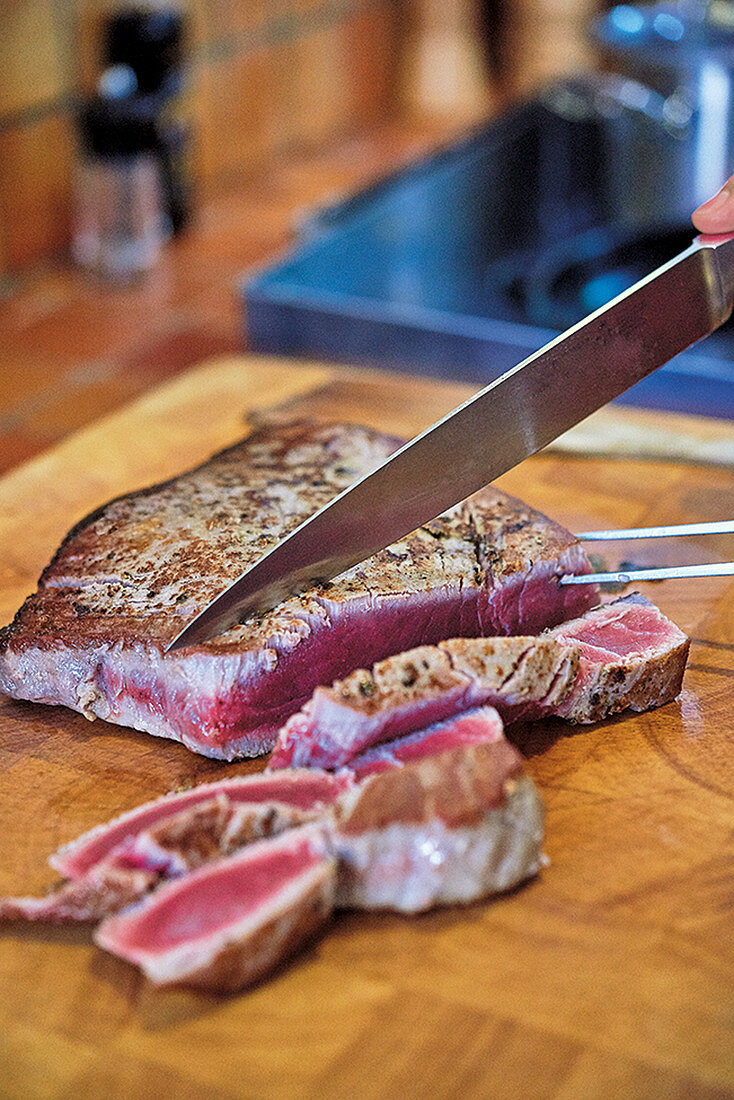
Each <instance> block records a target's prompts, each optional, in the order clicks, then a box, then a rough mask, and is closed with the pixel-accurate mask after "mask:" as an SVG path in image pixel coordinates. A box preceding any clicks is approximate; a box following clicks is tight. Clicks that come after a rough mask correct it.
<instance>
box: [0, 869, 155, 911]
mask: <svg viewBox="0 0 734 1100" xmlns="http://www.w3.org/2000/svg"><path fill="white" fill-rule="evenodd" d="M157 882H158V875H157V874H156V873H154V872H152V871H143V870H140V869H137V870H133V869H130V868H125V867H115V866H110V865H105V864H100V865H99V866H98V867H96V868H94V869H93V870H92V871H90V872H89V874H88V875H86V876H85V877H84V878H81V879H77V880H76V881H75V882H65V883H63V884H62V885H61V886H59V887H57V888H56V889H55V890H54V891H53V892H52V893H50V894H48V895H47V896H46V897H42V898H0V921H17V920H23V921H47V922H49V923H51V924H67V923H70V922H81V921H98V920H101V919H102V918H103V917H106V916H108V915H109V914H110V913H117V912H119V911H120V909H124V908H125V907H126V906H128V905H131V904H132V903H133V902H136V901H139V900H140V898H142V897H143V896H144V895H145V894H147V893H148V892H149V891H150V890H152V889H153V887H154V886H155V885H156V884H157Z"/></svg>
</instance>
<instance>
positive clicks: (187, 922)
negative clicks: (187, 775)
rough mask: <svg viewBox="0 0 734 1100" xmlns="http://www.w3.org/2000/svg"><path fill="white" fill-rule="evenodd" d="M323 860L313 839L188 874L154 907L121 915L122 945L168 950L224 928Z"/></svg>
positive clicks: (268, 848)
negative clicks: (195, 873) (203, 872)
mask: <svg viewBox="0 0 734 1100" xmlns="http://www.w3.org/2000/svg"><path fill="white" fill-rule="evenodd" d="M320 859H321V857H320V855H319V853H318V852H317V851H315V850H314V848H313V846H312V845H311V844H310V843H309V841H308V840H302V841H301V842H300V843H298V844H290V845H289V847H287V848H286V847H281V848H280V849H277V850H275V851H274V850H273V849H272V847H271V846H266V850H264V851H261V852H259V853H257V855H254V856H253V855H252V854H251V852H249V853H248V854H247V858H244V859H243V858H240V859H238V860H236V861H232V860H224V861H222V862H221V863H219V864H216V865H215V866H214V867H213V868H208V869H207V871H206V873H205V874H198V875H191V876H188V877H186V878H184V879H183V880H181V882H180V883H177V884H176V886H175V887H174V888H173V889H171V890H170V891H168V892H167V893H166V894H164V895H158V897H157V899H156V900H155V901H154V903H153V904H152V905H151V906H147V907H145V908H143V909H141V910H139V911H137V912H134V913H132V914H131V915H130V916H129V917H123V918H121V920H120V922H119V927H118V930H117V941H118V944H119V945H120V947H123V948H126V949H127V950H129V951H131V952H135V951H142V952H144V953H145V954H151V953H156V952H160V953H164V952H166V951H170V950H172V949H173V948H175V947H178V946H179V945H181V944H184V943H191V942H192V941H193V940H198V939H202V938H204V937H206V936H210V935H213V934H216V933H220V932H222V931H224V930H225V929H227V928H228V927H230V926H232V925H235V924H237V923H239V922H241V921H242V920H244V919H245V918H247V917H248V916H250V915H251V914H252V913H254V912H255V911H256V910H257V909H259V908H260V907H261V906H263V905H264V904H267V902H268V901H269V900H271V899H272V898H274V897H275V896H276V895H277V894H278V893H279V892H280V890H282V889H283V887H285V886H286V885H287V884H288V883H289V882H292V881H293V880H294V879H295V878H297V877H298V876H299V875H301V874H303V873H304V872H305V871H307V870H309V869H310V868H311V867H313V866H315V865H316V864H318V863H319V862H320Z"/></svg>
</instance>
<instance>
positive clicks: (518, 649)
mask: <svg viewBox="0 0 734 1100" xmlns="http://www.w3.org/2000/svg"><path fill="white" fill-rule="evenodd" d="M578 665H579V650H578V648H577V647H575V646H572V645H567V644H565V643H563V642H559V641H557V640H556V639H553V638H543V637H526V636H522V635H515V636H513V637H509V638H506V637H499V638H451V639H449V640H448V641H445V642H439V643H438V645H437V646H427V645H426V646H417V647H416V648H415V649H410V650H406V652H404V653H398V654H396V655H395V656H393V657H387V658H385V660H384V661H379V662H378V663H377V664H375V665H373V666H372V668H371V669H364V668H361V669H356V670H355V671H354V672H352V673H350V675H349V676H346V677H345V678H344V679H343V680H337V681H336V682H335V683H334V684H333V685H332V686H331V687H330V688H320V689H318V690H319V691H320V692H321V693H322V695H331V696H332V698H334V699H335V700H336V701H338V702H339V703H340V704H341V705H346V706H348V707H350V708H351V709H352V710H355V711H359V712H360V713H361V714H364V715H366V716H373V715H376V714H378V713H379V712H381V711H383V710H390V709H392V708H394V707H398V706H401V705H405V704H408V703H410V702H411V701H413V700H416V699H429V698H432V697H434V696H438V695H441V694H443V693H445V692H449V691H451V690H452V689H453V688H456V689H461V688H464V687H467V685H468V683H469V682H470V681H473V682H475V683H477V684H481V685H482V686H484V687H486V688H487V689H489V690H495V691H497V692H498V693H499V692H502V691H503V690H505V691H506V692H507V694H508V695H510V694H511V695H512V696H513V698H515V699H516V700H523V699H528V700H533V701H541V700H543V699H545V698H546V696H547V695H548V694H549V692H551V691H553V702H554V703H557V702H558V701H560V700H561V699H563V698H564V697H565V696H566V695H567V694H568V692H569V691H570V690H571V685H572V684H573V681H574V678H575V676H576V672H577V670H578Z"/></svg>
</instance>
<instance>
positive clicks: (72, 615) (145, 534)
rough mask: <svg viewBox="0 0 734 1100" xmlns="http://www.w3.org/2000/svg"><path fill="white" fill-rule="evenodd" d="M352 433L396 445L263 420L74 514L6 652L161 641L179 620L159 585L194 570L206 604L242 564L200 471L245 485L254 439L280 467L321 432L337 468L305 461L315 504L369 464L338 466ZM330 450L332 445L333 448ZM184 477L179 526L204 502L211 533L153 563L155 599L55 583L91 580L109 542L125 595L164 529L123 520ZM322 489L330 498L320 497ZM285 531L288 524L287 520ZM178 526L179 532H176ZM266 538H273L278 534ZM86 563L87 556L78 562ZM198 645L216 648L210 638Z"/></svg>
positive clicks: (255, 510) (382, 451)
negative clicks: (203, 455)
mask: <svg viewBox="0 0 734 1100" xmlns="http://www.w3.org/2000/svg"><path fill="white" fill-rule="evenodd" d="M355 433H359V435H360V436H361V437H362V438H363V439H364V440H365V441H366V442H368V443H369V445H370V446H371V447H373V448H374V449H376V451H377V452H378V453H379V456H380V458H383V457H387V455H388V454H389V453H390V452H391V451H392V450H394V449H395V448H396V447H397V446H399V444H400V440H398V439H396V438H394V437H392V436H388V435H385V434H383V433H381V432H378V431H375V430H373V429H370V428H362V427H358V426H351V425H344V424H333V425H327V424H316V423H314V422H312V421H308V420H299V421H294V422H292V423H290V424H282V425H277V426H273V427H268V426H263V427H262V428H260V429H258V430H256V431H254V432H253V433H252V434H251V435H249V436H248V437H246V438H245V439H243V440H240V441H239V442H237V443H235V444H233V445H232V446H230V447H227V448H224V449H223V450H221V451H219V452H217V453H216V454H214V455H212V456H211V457H210V458H208V459H207V460H206V461H205V462H202V463H200V464H199V465H198V466H195V467H193V468H192V469H190V470H187V471H185V472H184V473H182V474H180V475H177V476H176V477H173V478H168V479H167V480H165V481H161V482H157V483H156V484H154V485H150V486H146V487H145V488H142V489H139V490H136V491H135V492H132V493H125V494H122V495H120V496H118V497H115V498H113V499H112V500H110V501H107V502H106V503H105V504H103V505H101V506H100V507H99V508H96V509H94V510H93V511H92V512H90V513H89V514H88V515H86V516H84V517H83V518H82V519H80V520H79V521H78V522H77V523H75V524H74V526H73V527H72V528H71V529H70V530H69V532H68V533H67V534H66V535H65V536H64V538H63V539H62V541H61V544H60V545H59V547H58V549H57V550H56V552H55V553H54V555H53V557H52V558H51V560H50V562H49V563H48V565H47V566H46V567H45V569H44V570H43V572H42V573H41V576H40V578H39V582H38V589H37V591H36V592H35V593H34V594H32V595H31V596H29V597H28V598H27V599H26V600H25V601H24V603H23V604H22V606H21V607H20V608H19V610H18V612H17V613H16V615H15V617H14V618H13V620H12V622H11V623H10V624H8V626H6V627H4V628H2V629H0V654H1V653H2V652H3V651H4V650H5V649H8V648H10V647H11V646H12V648H13V649H14V650H16V651H20V650H22V649H24V648H29V647H38V646H40V647H42V648H48V647H50V646H54V645H57V644H59V643H60V642H61V641H62V640H63V646H64V647H65V648H67V649H75V648H80V649H84V648H88V647H90V646H91V645H94V644H104V643H105V642H109V643H113V642H123V643H128V644H129V643H135V642H141V641H142V642H144V643H146V644H152V645H159V646H161V647H163V646H165V645H166V644H167V643H168V641H170V639H171V638H172V637H173V636H174V634H175V633H176V632H177V630H178V629H180V627H181V626H182V625H183V622H182V620H181V618H180V616H179V615H178V614H177V613H173V614H172V613H171V610H170V609H168V608H164V609H162V608H161V607H160V606H156V598H157V596H158V594H159V593H160V591H161V589H163V588H165V586H166V585H169V584H182V583H183V580H184V577H185V576H186V575H187V574H188V575H192V574H193V575H196V574H197V573H198V574H199V585H198V589H199V591H198V596H199V599H198V603H201V605H202V606H204V605H206V603H208V602H209V599H210V598H213V596H214V595H216V594H217V592H218V591H220V590H221V588H222V587H223V586H224V585H225V584H226V583H229V581H231V580H232V579H233V577H234V576H235V575H237V573H238V572H240V571H242V570H241V569H240V568H239V567H238V566H235V567H234V569H233V567H232V566H231V565H229V566H228V556H231V555H232V554H233V553H234V550H235V549H236V548H235V547H234V545H233V543H232V541H231V536H232V532H233V530H234V528H233V526H232V517H229V516H227V515H226V513H222V514H221V515H218V514H217V512H216V504H213V505H211V504H210V505H207V504H206V503H204V504H201V505H199V504H198V503H197V500H196V496H197V491H196V489H195V488H194V487H193V481H194V480H195V478H196V475H198V474H202V475H205V479H206V482H207V487H209V486H211V485H213V486H215V487H216V486H219V485H221V486H223V487H224V488H225V489H226V488H227V487H231V486H232V485H237V486H239V487H242V486H245V487H246V485H247V479H248V471H251V470H253V469H255V468H256V466H257V456H256V450H257V448H258V447H263V448H265V447H266V448H267V450H268V468H272V469H273V471H274V472H275V474H276V475H277V472H278V470H279V468H280V467H279V462H282V460H283V458H284V456H286V455H292V454H293V452H294V451H297V449H298V448H299V447H301V446H303V445H308V444H313V443H314V442H315V441H317V440H323V451H324V466H325V468H326V465H328V463H329V462H331V464H332V465H331V473H332V476H331V478H330V480H329V481H328V484H327V482H326V481H322V482H321V483H320V484H319V485H317V484H316V482H317V473H316V471H314V470H311V469H309V471H308V478H307V479H306V482H307V483H309V485H310V489H311V490H312V491H313V493H314V500H315V503H314V505H313V507H317V506H319V505H320V504H321V503H324V502H325V501H326V500H327V499H330V497H331V496H333V495H334V494H335V493H336V492H338V491H340V490H341V489H343V488H345V487H346V485H348V484H349V483H350V481H352V480H353V478H354V476H356V475H358V474H361V473H364V472H366V469H367V467H364V468H362V467H361V466H360V468H359V469H357V470H356V472H355V471H353V472H350V471H349V470H347V469H345V470H344V473H343V475H342V474H341V473H340V472H339V471H340V467H339V461H338V451H339V447H340V446H341V447H342V448H343V449H344V451H345V452H350V448H351V447H352V445H353V444H354V439H355V438H356V435H355ZM334 449H335V451H336V454H332V453H331V451H332V450H334ZM253 456H254V457H253ZM334 471H336V473H334ZM309 479H310V481H309ZM179 486H183V490H182V494H181V499H182V507H183V511H184V523H183V525H182V530H183V531H184V534H185V513H186V510H187V508H194V509H200V513H201V515H202V516H203V515H204V513H205V510H206V508H207V507H211V510H212V520H211V522H212V526H211V528H210V534H208V535H207V538H201V537H198V536H196V535H190V536H187V545H186V553H185V560H184V559H183V557H182V556H180V555H178V554H174V558H173V562H174V563H175V564H172V563H169V564H168V565H162V566H161V567H160V568H159V569H158V570H157V572H156V576H155V578H154V581H152V582H151V583H152V587H151V589H150V600H149V602H148V605H147V606H145V607H143V608H142V609H141V610H139V611H137V612H136V613H134V614H127V613H126V612H122V613H119V612H114V611H110V610H109V609H108V608H107V607H105V606H104V603H101V604H100V603H99V601H98V602H97V603H96V604H95V603H94V601H90V600H89V599H88V598H87V597H86V595H85V592H84V591H82V592H77V591H76V590H75V589H73V588H57V587H54V585H55V584H57V583H58V580H59V578H63V577H66V576H67V575H71V576H72V577H74V576H77V575H78V576H80V577H81V578H82V579H83V580H84V582H85V584H88V582H89V581H90V580H91V581H94V579H95V577H96V576H98V575H100V571H102V559H103V556H104V555H105V554H106V553H107V552H108V550H109V551H110V552H109V555H108V556H109V557H110V558H113V561H112V562H111V565H110V569H111V570H112V571H113V572H120V573H121V578H122V579H121V581H120V583H119V584H116V585H115V586H114V588H115V589H116V591H117V592H118V593H120V592H121V593H123V596H124V588H125V583H126V581H125V572H126V569H125V566H126V565H128V564H129V563H130V561H131V560H134V559H135V557H136V555H137V554H138V553H139V552H141V551H144V550H145V548H146V545H148V544H149V542H150V540H151V539H152V538H153V536H154V535H155V534H158V533H159V532H158V531H157V530H156V519H155V517H154V516H151V517H150V520H149V523H148V524H147V527H146V522H145V520H142V521H141V520H139V519H138V521H137V522H136V533H135V536H134V537H133V536H132V535H131V534H130V531H129V526H128V528H127V529H126V527H125V525H126V523H127V521H128V520H129V509H130V508H131V507H133V506H134V505H136V504H139V503H140V502H142V501H146V500H150V499H151V498H152V497H155V495H156V494H159V493H165V492H166V491H168V490H171V491H173V490H177V489H178V488H179ZM319 493H320V494H321V496H319ZM187 494H188V495H187ZM321 497H323V498H324V499H323V500H322V499H321ZM265 503H267V502H265ZM262 505H263V501H262V500H261V499H253V500H252V501H250V502H249V507H250V511H249V512H248V513H247V514H243V515H242V517H241V521H242V523H243V524H244V525H245V526H246V525H247V524H248V523H249V524H251V527H252V531H251V537H250V538H249V540H247V542H246V543H240V547H245V550H246V552H245V558H246V559H247V560H245V561H243V568H244V567H246V565H247V564H249V557H252V555H254V557H257V556H259V555H260V553H262V552H263V550H264V549H266V548H267V546H266V543H265V541H263V543H262V547H260V536H259V535H258V525H259V523H258V517H259V516H260V513H261V506H262ZM126 509H127V511H126ZM118 511H120V513H121V514H120V516H119V519H118V517H117V515H116V513H117V512H118ZM302 518H305V515H303V516H300V517H295V518H294V523H293V525H295V524H296V523H297V522H299V521H300V519H302ZM96 524H101V525H102V527H105V528H109V530H103V531H95V529H94V528H95V525H96ZM218 524H219V526H218ZM220 528H221V529H220ZM123 531H124V534H123V533H122V532H123ZM282 533H285V529H284V530H283V532H282ZM175 534H176V537H178V535H179V534H180V532H176V533H175ZM278 537H280V536H278ZM270 541H271V542H272V541H277V538H276V539H275V540H272V539H271V540H270ZM92 560H93V561H94V563H95V564H94V566H93V567H92V570H91V572H87V571H86V564H87V563H88V562H90V561H92ZM80 562H82V563H84V565H83V566H82V567H81V568H80V564H79V563H80ZM102 572H103V571H102ZM149 579H150V578H149V577H148V576H144V577H143V578H142V579H141V578H139V577H138V578H135V582H136V588H137V591H139V589H142V590H143V591H145V589H146V587H147V585H148V582H149ZM202 580H203V583H202ZM182 595H183V593H182ZM90 602H91V603H92V606H91V607H90V606H89V604H90ZM197 609H198V608H193V609H192V612H193V613H195V611H196V610H197ZM187 617H192V615H191V614H190V615H188V616H187ZM183 621H185V620H183ZM197 648H204V649H207V648H209V649H211V648H212V647H211V646H204V647H197Z"/></svg>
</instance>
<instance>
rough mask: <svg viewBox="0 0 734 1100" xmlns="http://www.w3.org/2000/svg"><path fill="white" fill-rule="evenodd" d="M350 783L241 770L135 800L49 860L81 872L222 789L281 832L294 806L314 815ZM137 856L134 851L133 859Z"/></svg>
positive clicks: (72, 873) (74, 875) (316, 775)
mask: <svg viewBox="0 0 734 1100" xmlns="http://www.w3.org/2000/svg"><path fill="white" fill-rule="evenodd" d="M349 783H350V780H349V777H348V776H347V775H341V776H334V775H330V774H328V773H326V772H318V771H316V770H315V769H312V770H295V769H293V770H290V771H288V772H284V773H283V774H282V775H270V774H267V775H251V776H239V777H235V778H232V779H222V780H219V781H218V782H215V783H201V784H199V785H198V786H196V787H191V788H190V789H188V790H185V791H179V792H177V793H175V794H167V795H164V796H163V797H162V798H156V799H154V800H153V801H151V802H146V803H144V804H143V805H142V806H136V807H135V809H132V810H129V811H128V812H127V813H124V814H121V815H120V816H119V817H116V818H113V820H112V821H108V822H107V823H106V824H104V825H98V826H96V827H95V828H94V829H91V830H90V831H89V832H86V833H84V834H83V835H82V836H80V837H78V838H77V839H76V840H72V841H71V842H70V843H69V844H65V845H64V846H63V847H62V848H60V849H59V850H58V852H56V853H55V854H54V855H52V856H51V858H50V860H49V863H50V864H51V866H52V867H53V868H54V869H55V870H56V871H58V872H59V873H60V874H61V875H63V876H64V877H65V878H69V879H78V878H81V877H82V876H84V875H86V874H87V873H88V871H89V870H90V868H92V867H94V866H95V865H96V864H98V863H100V862H101V861H102V860H104V859H106V858H107V857H108V856H109V855H110V853H111V852H112V851H113V850H114V849H116V848H119V847H120V845H122V844H123V842H127V843H128V844H130V843H131V840H132V838H134V837H135V836H137V835H138V834H140V833H142V832H144V831H150V830H151V829H152V828H153V827H154V826H155V824H156V823H157V822H161V821H163V820H164V819H168V818H171V817H172V816H173V815H174V814H179V813H180V812H181V811H184V810H188V809H191V808H192V807H194V806H196V805H198V804H200V803H203V802H211V800H212V799H214V798H216V797H217V796H222V795H223V796H226V798H227V799H228V801H229V802H231V803H234V804H240V805H243V806H254V807H255V810H254V813H255V815H256V816H255V818H254V825H255V826H256V824H257V820H258V819H260V820H263V819H264V821H265V822H267V819H268V818H269V819H270V820H269V822H268V823H267V832H268V833H273V832H277V831H279V826H278V822H279V820H282V821H283V822H284V823H285V824H286V825H287V827H290V825H291V824H293V823H294V821H295V820H296V814H295V813H294V811H295V812H297V811H300V812H301V813H302V815H303V817H302V818H301V820H310V819H311V818H312V817H314V816H317V815H318V813H319V811H320V810H321V809H323V807H324V806H328V805H330V804H331V803H332V802H333V801H334V799H335V798H336V797H337V795H339V794H340V793H341V792H342V791H343V790H344V789H345V788H346V787H347V786H349ZM263 827H264V826H263ZM255 835H256V831H255ZM132 862H133V860H132V855H130V863H131V864H132Z"/></svg>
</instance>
